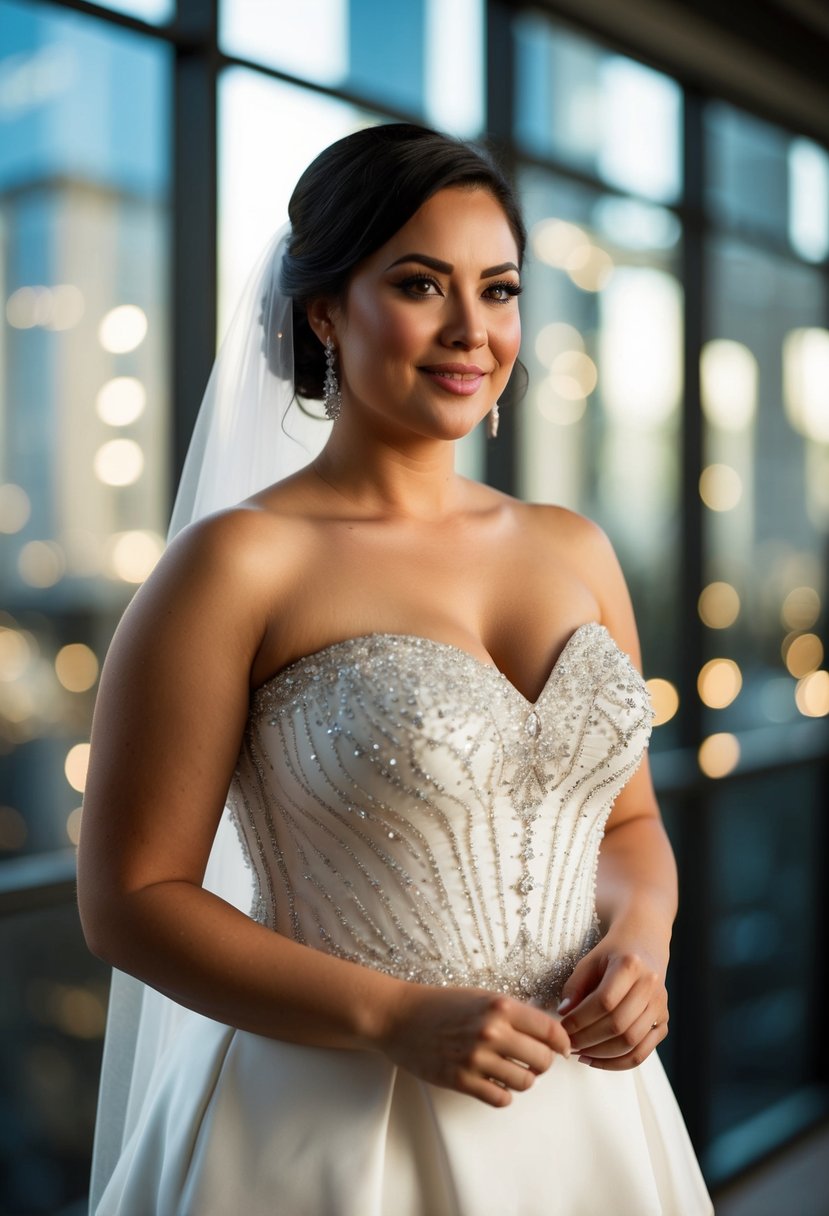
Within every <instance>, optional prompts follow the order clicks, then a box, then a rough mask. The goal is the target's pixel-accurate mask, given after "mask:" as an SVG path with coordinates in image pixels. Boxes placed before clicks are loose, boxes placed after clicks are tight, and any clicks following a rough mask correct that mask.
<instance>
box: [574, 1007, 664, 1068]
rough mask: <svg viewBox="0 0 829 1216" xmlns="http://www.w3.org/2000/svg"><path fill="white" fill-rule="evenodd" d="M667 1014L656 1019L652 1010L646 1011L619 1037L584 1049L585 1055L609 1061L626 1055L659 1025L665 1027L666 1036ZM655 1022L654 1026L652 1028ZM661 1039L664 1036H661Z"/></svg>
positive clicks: (616, 1036)
mask: <svg viewBox="0 0 829 1216" xmlns="http://www.w3.org/2000/svg"><path fill="white" fill-rule="evenodd" d="M667 1020H668V1019H667V1014H665V1015H664V1016H662V1017H657V1015H656V1014H655V1013H654V1011H653V1008H650V1009H646V1010H645V1011H644V1013H643V1014H642V1016H641V1017H639V1018H637V1019H636V1021H635V1022H634V1023H633V1025H632V1026H629V1027H628V1029H627V1030H626V1031H625V1032H624V1033H623V1034H620V1035H615V1036H613V1037H609V1038H607V1039H605V1040H604V1041H603V1042H600V1043H596V1044H594V1046H592V1047H588V1048H585V1049H584V1052H585V1054H586V1055H589V1056H592V1057H594V1058H595V1057H600V1058H602V1059H609V1058H613V1057H615V1056H623V1055H627V1054H628V1052H630V1051H633V1050H634V1048H636V1047H638V1045H639V1044H640V1043H642V1042H644V1040H645V1039H646V1038H647V1036H648V1035H649V1034H650V1033H651V1032H652V1031H653V1030H658V1029H659V1026H660V1025H664V1026H665V1034H667ZM654 1022H656V1026H654ZM662 1037H663V1038H664V1037H665V1035H664V1034H663V1036H662Z"/></svg>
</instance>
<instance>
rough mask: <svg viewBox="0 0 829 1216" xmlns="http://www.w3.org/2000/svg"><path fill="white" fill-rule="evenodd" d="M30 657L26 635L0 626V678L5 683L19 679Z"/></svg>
mask: <svg viewBox="0 0 829 1216" xmlns="http://www.w3.org/2000/svg"><path fill="white" fill-rule="evenodd" d="M31 658H32V651H31V648H30V646H29V642H28V635H27V634H24V633H21V632H20V631H19V630H18V629H7V628H6V627H5V626H0V680H3V681H4V682H6V683H11V681H12V680H19V679H20V677H21V676H22V675H23V672H24V671H25V670H26V668H27V667H28V666H29V660H30V659H31Z"/></svg>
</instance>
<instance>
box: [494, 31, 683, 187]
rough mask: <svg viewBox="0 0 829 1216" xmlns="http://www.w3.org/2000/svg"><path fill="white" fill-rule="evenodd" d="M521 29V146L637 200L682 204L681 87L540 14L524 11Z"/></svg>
mask: <svg viewBox="0 0 829 1216" xmlns="http://www.w3.org/2000/svg"><path fill="white" fill-rule="evenodd" d="M513 30H514V39H515V81H516V85H515V88H516V93H515V114H516V118H515V135H516V139H517V141H518V143H519V145H521V146H522V147H523V148H525V149H526V150H527V151H528V152H530V153H532V154H534V155H536V156H543V157H549V158H551V159H553V160H559V161H562V162H564V163H565V164H567V165H571V166H572V167H573V168H576V169H580V170H582V171H583V172H586V173H591V174H595V175H596V176H598V177H599V178H601V179H602V181H604V182H606V183H607V184H608V185H609V186H615V187H618V188H619V189H621V190H626V191H629V192H630V193H632V194H640V195H642V196H644V197H645V198H649V199H654V200H656V201H659V202H670V201H672V200H674V199H676V198H677V197H678V196H679V193H680V178H681V130H680V124H681V115H682V110H681V106H682V95H681V92H680V89H679V86H678V85H677V84H676V82H675V81H673V80H671V79H670V77H668V76H663V75H662V74H661V73H660V72H655V71H653V70H652V69H651V68H646V67H643V66H642V65H641V64H639V63H636V62H635V61H634V60H632V59H626V58H624V57H623V56H621V55H617V54H612V53H610V52H608V51H606V50H604V49H603V48H602V47H600V46H598V45H596V43H594V42H592V41H589V40H588V39H587V38H586V37H583V36H581V35H578V34H574V33H572V31H571V30H569V29H568V28H567V27H565V26H563V25H559V24H558V23H557V22H556V21H554V20H552V19H550V18H548V17H546V16H543V15H541V14H540V13H522V14H521V15H520V16H519V17H516V19H515V22H514V25H513Z"/></svg>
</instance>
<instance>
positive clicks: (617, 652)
mask: <svg viewBox="0 0 829 1216" xmlns="http://www.w3.org/2000/svg"><path fill="white" fill-rule="evenodd" d="M289 214H290V221H291V233H290V236H289V238H288V239H287V243H286V244H284V247H283V246H279V247H278V249H277V251H276V252H272V253H269V254H268V255H267V257H266V260H265V265H264V269H263V272H262V274H261V276H260V278H259V280H257V281H256V283H255V284H254V287H253V288H252V293H253V297H254V299H255V300H256V305H257V312H258V313H259V318H260V321H261V325H262V330H263V332H262V333H259V332H256V330H255V327H253V326H250V325H247V327H245V326H244V325H243V327H242V328H243V331H244V329H245V328H247V331H248V332H247V335H246V340H248V341H249V340H250V338H251V333H252V334H253V345H254V348H255V353H254V356H253V357H252V361H250V363H249V365H248V364H247V363H245V360H243V359H241V357H239V355H238V351H237V352H236V353H235V354H234V355H233V357H232V358H231V357H229V356H228V355H227V353H223V354H222V356H221V360H220V365H219V368H218V369H217V373H216V375H214V380H213V386H212V388H211V393H210V394H209V400H212V401H213V407H214V408H215V406H216V400H215V398H216V397H217V395H218V397H220V398H221V397H223V398H224V399H225V401H227V400H230V401H231V403H233V404H234V405H236V404H238V402H237V398H249V399H250V400H251V401H253V399H256V400H259V399H260V396H261V394H260V389H261V387H262V385H263V384H266V385H267V384H273V383H276V382H279V381H280V380H283V381H284V379H285V369H284V358H285V355H286V349H287V348H290V350H289V353H290V351H292V352H293V354H294V356H295V365H296V366H295V372H294V383H295V386H296V389H297V391H298V392H299V393H300V394H301V395H303V396H305V397H310V398H320V397H322V398H323V399H324V401H325V407H326V413H327V414H328V415H329V416H330V417H333V418H334V419H335V421H334V424H333V427H332V428H331V432H330V435H329V437H328V439H327V441H326V443H325V446H324V448H323V449H322V451H321V452H320V453H319V454H318V455H317V456H316V458H315V459H313V460H312V461H311V462H310V464H307V466H306V467H304V468H302V469H301V470H300V471H299V472H298V473H296V474H294V475H292V476H290V477H287V478H285V479H283V480H280V481H278V482H277V483H276V484H270V485H267V486H266V488H264V489H259V491H258V492H257V493H254V494H253V495H251V496H249V497H248V498H247V499H246V501H245V502H244V503H241V504H240V505H238V506H236V507H234V508H230V509H225V510H223V511H219V512H218V513H216V512H212V513H210V514H208V515H206V516H205V517H204V518H201V519H200V520H198V522H194V523H193V524H192V525H191V526H190V527H188V528H186V529H185V530H184V531H183V532H182V534H181V535H180V536H179V537H177V538H176V539H175V541H174V542H173V543H172V544H171V545H170V546H169V548H168V550H167V552H166V553H165V555H164V557H163V558H162V560H161V562H160V563H159V565H158V567H157V568H156V570H155V571H154V572H153V574H152V576H151V577H150V578H149V579H148V580H147V582H146V583H145V584H144V586H143V587H142V588H141V590H140V591H139V592H138V594H137V595H136V596H135V599H134V600H133V602H132V604H131V605H130V607H129V609H128V610H127V612H126V614H125V616H124V619H123V621H122V623H121V625H120V626H119V629H118V631H117V633H116V636H115V639H114V641H113V643H112V647H111V649H110V652H109V655H108V657H107V662H106V665H105V669H104V673H103V676H102V680H101V687H100V691H99V696H98V703H97V706H96V712H95V721H94V726H93V734H92V756H91V765H90V771H89V775H88V782H87V790H86V799H85V809H84V829H83V843H82V847H81V853H80V858H79V894H80V901H81V913H82V916H83V921H84V928H85V931H86V934H87V938H88V941H89V944H90V946H91V948H92V949H93V950H94V951H95V952H96V953H98V954H99V955H100V956H101V957H103V958H105V959H107V960H108V961H110V962H111V963H112V964H113V965H114V966H115V967H117V968H119V969H120V970H122V971H126V972H129V973H130V974H132V975H134V976H136V977H138V978H139V979H140V980H141V981H143V982H144V984H146V985H148V986H149V987H148V988H147V989H145V990H144V997H143V1000H144V1006H145V1007H144V1012H143V1017H142V1021H141V1022H140V1024H139V1029H138V1035H137V1041H136V1042H135V1045H134V1050H135V1059H136V1060H141V1061H142V1063H141V1065H140V1067H139V1066H138V1065H136V1067H135V1069H134V1076H133V1083H132V1089H131V1091H130V1092H129V1093H128V1095H127V1096H126V1098H124V1097H123V1096H122V1098H121V1099H120V1107H119V1104H118V1102H116V1101H115V1100H114V1099H112V1098H111V1096H110V1090H111V1077H112V1076H113V1075H115V1076H117V1075H118V1074H119V1072H123V1060H122V1059H121V1058H120V1055H119V1053H120V1051H121V1050H122V1049H121V1046H120V1045H121V1044H122V1042H123V1041H124V1039H125V1038H128V1037H129V1035H128V1034H127V1032H125V1031H123V1029H120V1030H118V1029H117V1028H115V1029H113V1031H112V1032H111V1035H110V1040H109V1044H108V1053H109V1060H108V1062H107V1068H106V1076H105V1090H104V1096H105V1101H104V1103H103V1104H102V1113H101V1118H100V1120H99V1135H100V1137H101V1141H102V1142H104V1141H105V1140H106V1139H107V1131H108V1130H111V1128H110V1127H109V1122H110V1115H111V1113H112V1112H113V1111H116V1108H117V1114H116V1115H115V1116H113V1117H114V1118H115V1119H116V1120H117V1123H118V1132H117V1135H115V1136H114V1137H113V1136H112V1135H110V1136H109V1141H110V1143H109V1145H108V1147H107V1149H106V1150H103V1149H101V1148H100V1146H99V1149H98V1157H99V1162H98V1169H97V1171H96V1184H95V1187H94V1194H93V1199H94V1205H95V1210H97V1211H98V1212H99V1213H101V1214H103V1213H116V1212H117V1213H119V1214H120V1216H130V1214H135V1216H149V1214H150V1213H158V1214H159V1216H173V1214H174V1213H176V1214H178V1213H186V1214H188V1216H214V1214H215V1216H226V1214H227V1213H230V1212H244V1213H246V1216H258V1214H260V1213H261V1214H264V1213H269V1214H270V1213H282V1214H284V1216H303V1214H306V1213H307V1214H308V1216H345V1214H346V1213H348V1214H353V1216H372V1214H374V1213H378V1214H379V1213H383V1214H385V1213H390V1214H392V1213H393V1214H394V1216H414V1214H418V1216H449V1214H450V1213H451V1214H463V1216H487V1214H489V1213H491V1214H492V1216H495V1214H498V1216H503V1214H504V1213H510V1212H513V1213H516V1216H519V1214H520V1216H535V1214H540V1213H561V1214H563V1216H576V1214H580V1213H590V1214H595V1216H599V1214H601V1216H607V1214H608V1213H612V1214H613V1216H645V1214H646V1213H653V1214H656V1213H663V1214H668V1213H670V1214H672V1216H697V1214H700V1216H701V1214H702V1213H709V1212H710V1211H711V1206H710V1201H709V1199H708V1196H707V1194H706V1191H705V1187H704V1185H703V1182H702V1179H701V1176H700V1174H699V1170H698V1167H697V1164H696V1161H695V1159H694V1157H693V1153H692V1151H691V1148H690V1144H689V1142H688V1139H687V1134H686V1132H685V1128H684V1125H683V1124H682V1120H681V1117H680V1115H679V1112H678V1110H677V1107H676V1103H675V1101H674V1098H673V1095H672V1093H671V1091H670V1088H669V1087H668V1084H667V1081H666V1079H665V1076H664V1073H663V1071H662V1069H661V1065H660V1063H659V1061H658V1058H657V1057H656V1056H655V1055H654V1054H653V1053H654V1048H655V1047H656V1046H657V1044H658V1043H659V1042H660V1041H661V1039H662V1038H663V1037H664V1035H665V1033H666V1023H667V1016H668V1014H667V998H666V992H665V987H664V978H665V970H666V967H667V962H668V944H669V939H670V933H671V924H672V922H673V919H674V915H675V911H676V874H675V867H674V862H673V857H672V854H671V850H670V847H669V844H668V841H667V838H666V836H665V833H664V830H663V828H662V826H661V823H660V819H659V813H658V809H657V806H656V802H655V799H654V794H653V790H652V786H651V782H650V778H649V776H648V770H647V762H646V760H643V759H642V755H643V752H644V749H645V746H646V743H647V739H648V736H649V732H650V709H649V705H648V698H647V693H646V691H645V688H644V685H643V682H642V678H641V676H640V675H639V672H638V670H637V668H636V667H635V666H634V665H633V663H636V664H637V665H638V662H639V651H638V642H637V637H636V630H635V625H634V621H633V616H632V612H631V607H630V602H629V598H628V595H627V592H626V589H625V585H624V581H623V578H622V575H621V573H620V571H619V568H618V565H617V563H616V560H615V558H614V556H613V553H612V551H611V549H610V547H609V545H608V543H607V540H606V539H605V537H604V535H603V534H602V533H601V532H600V531H599V529H598V528H596V527H595V526H594V525H593V524H591V523H589V522H588V521H587V520H585V519H583V518H581V517H579V516H577V515H575V514H572V513H570V512H568V511H565V510H563V509H559V508H554V507H547V506H543V507H542V506H530V505H526V504H524V503H521V502H518V501H516V500H514V499H511V498H509V497H508V496H506V495H504V494H501V493H498V492H496V491H494V490H492V489H490V488H488V487H486V486H482V485H478V484H476V483H473V482H470V481H468V480H466V479H464V478H462V477H460V476H458V475H457V474H455V472H454V471H453V464H452V460H453V444H454V441H455V440H457V439H460V438H461V437H462V436H464V435H466V434H468V433H469V431H470V430H472V428H473V427H474V426H476V425H478V424H479V423H481V422H482V420H483V419H484V418H486V417H489V419H490V425H492V422H493V419H494V418H497V409H498V399H499V397H500V395H501V394H502V393H503V391H504V390H505V388H506V386H507V383H508V381H509V378H510V375H511V372H512V369H513V367H514V365H515V361H516V358H517V355H518V348H519V341H520V324H519V316H518V306H517V297H518V293H519V291H520V273H521V263H522V258H523V253H524V245H525V232H524V227H523V224H522V222H521V218H520V215H519V212H518V208H517V206H516V203H515V200H514V197H513V195H512V193H511V191H510V189H509V187H508V185H507V184H506V182H505V181H504V179H503V178H502V176H501V175H500V173H499V172H498V171H497V169H495V168H494V166H492V165H491V164H490V163H489V161H488V160H487V159H485V158H484V157H483V156H482V155H481V154H480V153H478V152H477V151H475V150H473V149H471V148H468V147H466V146H464V145H462V144H460V143H458V142H456V141H454V140H450V139H447V138H445V137H443V136H441V135H438V134H436V133H434V132H429V131H426V130H423V129H421V128H417V127H411V126H405V125H390V126H384V127H379V128H374V129H371V130H367V131H362V132H360V133H358V134H356V135H352V136H350V137H348V138H347V139H344V140H341V141H339V142H338V143H336V144H334V145H333V146H332V147H330V148H328V149H327V150H326V151H325V152H323V153H322V155H321V156H320V157H318V158H317V160H316V161H315V162H314V163H313V164H312V165H311V166H310V168H309V169H308V170H307V171H306V172H305V174H304V175H303V177H302V178H301V179H300V181H299V183H298V185H297V188H296V190H295V192H294V195H293V198H292V200H291V205H290V209H289ZM275 277H276V286H274V281H275ZM284 297H287V298H288V299H289V302H290V308H289V309H288V310H287V311H288V313H290V314H291V316H292V319H293V325H294V329H293V341H292V343H291V342H290V341H289V331H288V329H287V327H286V320H287V317H286V316H281V315H277V313H278V308H279V304H280V301H281V300H282V299H283V298H284ZM234 341H235V339H234ZM266 363H267V365H268V367H269V368H270V373H269V375H265V374H264V368H265V365H266ZM217 386H218V387H217ZM292 387H293V386H292ZM205 408H207V407H205ZM251 408H253V406H252V405H251ZM274 416H275V415H274V414H273V412H271V413H268V411H267V410H263V411H262V417H263V419H264V420H265V421H264V424H267V422H268V419H269V420H270V425H271V426H272V425H273V419H274ZM241 417H242V416H241V414H240V415H239V416H238V417H237V422H236V426H241V425H242V421H241ZM214 423H215V418H214V419H213V422H204V423H203V424H200V425H201V426H202V429H203V430H205V428H206V430H205V433H204V434H202V435H201V436H197V439H196V440H194V444H195V446H196V448H197V449H198V451H199V453H200V456H199V459H201V462H202V473H201V479H202V480H201V482H200V489H199V491H198V492H196V491H194V490H193V489H192V486H189V482H190V480H191V474H192V468H191V469H190V471H189V472H188V473H187V476H186V478H185V481H186V483H188V486H189V488H187V489H186V491H183V493H186V494H187V495H189V496H190V498H194V499H195V505H189V506H186V507H185V508H183V514H184V515H185V516H188V515H192V516H194V517H197V516H198V515H199V514H200V513H203V511H204V509H205V503H207V504H208V505H209V504H210V502H211V500H210V499H209V497H208V498H205V497H204V496H203V495H202V494H201V491H202V490H203V489H204V482H205V476H206V475H205V469H208V468H210V467H211V461H213V460H214V459H215V458H216V455H217V453H218V459H219V463H218V465H214V466H213V467H212V472H210V473H209V475H207V480H208V481H209V482H211V483H212V484H213V485H214V486H216V485H218V486H219V488H220V490H221V491H222V492H223V493H224V494H225V495H226V498H225V501H235V499H234V497H233V495H232V491H231V488H230V487H228V485H227V484H225V480H224V479H223V470H226V471H227V475H228V476H230V470H231V469H232V468H233V467H235V466H234V461H233V453H232V449H233V448H234V447H236V446H238V445H237V440H239V436H238V434H237V431H236V429H235V427H234V429H233V430H232V431H228V432H226V433H225V434H224V435H222V433H221V428H218V430H217V428H216V426H215V425H214ZM205 434H206V435H207V438H205ZM272 440H273V442H274V443H275V442H276V441H277V437H276V436H272ZM239 442H241V441H240V440H239ZM254 446H255V448H256V451H255V453H254V454H253V455H255V456H256V458H257V459H261V457H262V451H263V448H264V449H269V448H270V441H269V442H268V443H263V442H261V441H260V442H258V443H256V444H255V445H254ZM269 456H270V451H269V450H268V451H266V459H267V457H269ZM194 459H196V458H195V457H194ZM251 459H252V457H251ZM236 463H237V465H238V463H239V462H236ZM249 466H250V461H248V463H247V465H246V464H245V462H244V461H242V462H241V467H242V469H243V475H245V474H246V470H249ZM257 475H258V474H257ZM212 501H217V500H215V499H214V500H212ZM218 501H221V498H220V499H219V500H218ZM179 506H180V504H179ZM177 512H178V516H177V518H174V524H173V528H172V530H173V531H175V528H176V526H177V521H178V522H180V519H181V514H182V511H180V510H179V507H177ZM628 656H631V658H632V660H633V662H631V658H629V657H628ZM228 791H229V792H228ZM614 799H615V802H614ZM226 802H227V805H228V806H229V808H230V810H231V812H232V814H233V816H234V818H235V821H236V823H237V826H238V829H239V831H240V833H241V835H242V837H243V839H244V848H245V852H246V854H247V857H248V861H249V864H250V867H251V875H252V886H253V913H252V916H253V919H252V918H251V917H249V916H247V915H245V914H244V912H242V911H239V910H237V909H236V908H235V907H234V906H232V904H231V902H228V898H222V897H220V896H219V895H217V894H214V893H213V891H211V890H208V889H206V888H205V887H203V886H202V881H203V878H204V874H205V867H206V864H207V862H208V856H209V854H210V851H211V844H212V843H213V839H214V835H215V834H216V830H217V825H218V824H219V821H220V817H221V815H222V810H223V807H224V806H225V803H226ZM611 808H612V809H611ZM600 843H601V856H600V857H599V858H598V863H597V857H598V849H599V844H600ZM224 851H225V852H227V848H225V850H224ZM216 853H217V850H216V849H215V848H214V854H213V861H214V862H215V860H216ZM223 884H224V885H223ZM208 885H209V886H212V887H213V889H214V890H215V889H216V888H217V887H218V890H219V891H220V892H222V893H223V894H228V895H229V893H230V891H231V887H230V886H228V885H227V880H226V879H218V880H216V882H210V883H208ZM154 990H155V991H157V992H159V993H162V994H165V997H164V998H162V997H157V996H155V995H154ZM165 998H172V1000H166V999H165ZM562 998H563V1000H562ZM559 1002H561V1003H559ZM134 1038H135V1036H134V1035H133V1039H134ZM148 1042H149V1043H150V1048H149V1051H148V1049H147V1044H148ZM114 1044H116V1045H117V1046H114ZM131 1050H132V1049H131ZM148 1061H149V1062H148ZM138 1073H140V1076H138V1077H137V1079H136V1074H138ZM107 1077H109V1078H110V1080H107ZM113 1141H114V1144H113ZM102 1157H107V1158H108V1159H107V1160H106V1161H105V1162H103V1164H102V1162H101V1158H102ZM109 1158H111V1160H110V1159H109Z"/></svg>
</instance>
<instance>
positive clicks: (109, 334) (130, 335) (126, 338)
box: [98, 304, 147, 355]
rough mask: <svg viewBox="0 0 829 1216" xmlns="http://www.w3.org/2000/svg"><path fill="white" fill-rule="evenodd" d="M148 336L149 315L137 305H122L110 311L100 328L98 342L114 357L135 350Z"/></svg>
mask: <svg viewBox="0 0 829 1216" xmlns="http://www.w3.org/2000/svg"><path fill="white" fill-rule="evenodd" d="M146 336H147V314H146V313H145V312H144V310H143V308H139V307H138V306H137V305H136V304H120V305H119V306H118V307H117V308H112V309H110V311H109V312H108V313H107V314H106V316H105V317H104V318H103V319H102V321H101V324H100V325H99V326H98V341H99V342H100V343H101V346H102V347H103V348H104V350H108V351H109V352H110V353H111V354H113V355H123V354H126V353H127V352H128V351H131V350H135V348H136V347H137V346H140V345H141V343H142V342H143V341H144V338H145V337H146Z"/></svg>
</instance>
